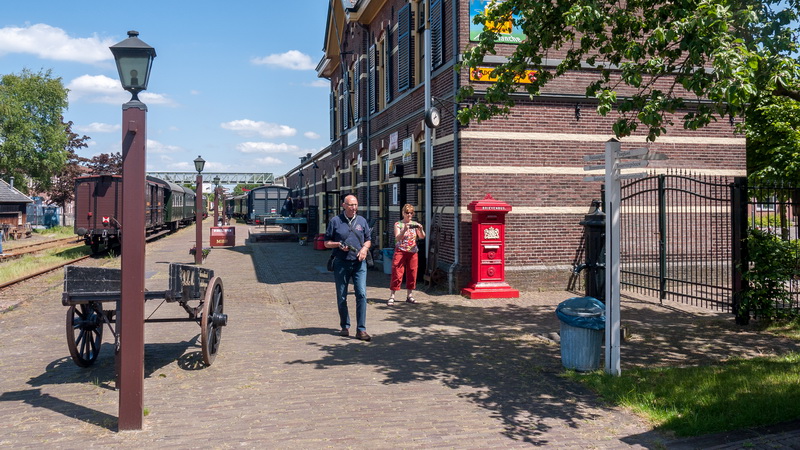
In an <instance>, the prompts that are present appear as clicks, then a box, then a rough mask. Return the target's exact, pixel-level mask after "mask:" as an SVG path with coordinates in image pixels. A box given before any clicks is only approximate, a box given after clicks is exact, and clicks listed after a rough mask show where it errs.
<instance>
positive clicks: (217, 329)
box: [200, 277, 228, 366]
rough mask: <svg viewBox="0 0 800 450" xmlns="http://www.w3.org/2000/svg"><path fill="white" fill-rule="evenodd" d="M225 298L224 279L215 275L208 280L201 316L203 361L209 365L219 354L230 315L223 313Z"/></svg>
mask: <svg viewBox="0 0 800 450" xmlns="http://www.w3.org/2000/svg"><path fill="white" fill-rule="evenodd" d="M223 300H224V294H223V289H222V280H221V279H220V278H219V277H214V278H212V279H211V280H209V282H208V288H207V289H206V296H205V298H204V299H203V312H202V316H201V317H200V344H201V345H202V347H203V362H204V363H205V364H206V365H207V366H210V365H211V364H212V363H213V362H214V358H215V357H216V356H217V350H219V343H220V339H221V338H222V327H224V326H225V325H226V324H227V321H228V316H227V315H225V314H224V313H223V304H224V302H223Z"/></svg>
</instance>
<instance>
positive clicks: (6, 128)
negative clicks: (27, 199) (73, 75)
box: [0, 69, 69, 187]
mask: <svg viewBox="0 0 800 450" xmlns="http://www.w3.org/2000/svg"><path fill="white" fill-rule="evenodd" d="M0 105H2V109H0V171H2V172H6V173H8V174H10V175H14V176H18V178H17V179H18V180H21V179H22V175H24V176H26V177H28V178H30V179H32V180H33V181H35V182H36V183H37V184H38V185H39V186H43V187H48V186H49V185H50V180H51V178H52V177H53V176H54V175H56V174H57V173H58V172H59V171H60V170H61V168H62V167H63V166H64V164H65V163H66V161H67V157H68V152H67V149H66V147H67V144H68V142H69V136H68V135H67V132H66V126H65V124H64V123H63V122H62V115H63V113H64V110H65V109H66V108H67V90H66V88H64V85H63V84H62V83H61V79H60V78H53V77H52V75H51V73H50V71H47V72H38V73H33V72H31V71H29V70H27V69H26V70H23V71H22V73H20V74H19V75H15V74H11V75H3V76H2V77H1V78H0ZM20 185H22V183H20Z"/></svg>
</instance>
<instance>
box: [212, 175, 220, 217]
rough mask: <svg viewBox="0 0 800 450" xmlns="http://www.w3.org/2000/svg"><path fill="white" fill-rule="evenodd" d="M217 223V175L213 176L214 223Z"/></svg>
mask: <svg viewBox="0 0 800 450" xmlns="http://www.w3.org/2000/svg"><path fill="white" fill-rule="evenodd" d="M218 225H219V175H217V176H215V177H214V225H213V226H215V227H216V226H218Z"/></svg>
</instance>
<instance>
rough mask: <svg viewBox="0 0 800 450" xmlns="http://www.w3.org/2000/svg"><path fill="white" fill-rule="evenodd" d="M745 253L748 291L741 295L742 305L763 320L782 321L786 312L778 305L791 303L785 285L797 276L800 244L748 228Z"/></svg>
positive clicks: (799, 272) (799, 271) (798, 272)
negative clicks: (748, 261)
mask: <svg viewBox="0 0 800 450" xmlns="http://www.w3.org/2000/svg"><path fill="white" fill-rule="evenodd" d="M747 250H748V252H749V254H750V267H748V268H747V269H746V270H745V271H744V274H743V278H744V280H745V282H747V284H748V289H746V290H745V292H744V293H743V295H742V306H743V307H744V308H745V309H746V310H749V311H751V312H753V313H755V315H756V316H757V317H759V318H762V319H766V320H772V319H783V318H785V317H786V316H787V314H788V312H787V311H785V310H783V309H782V308H779V306H781V305H783V304H785V303H786V304H788V303H790V302H791V301H792V296H791V293H790V291H789V290H788V288H787V286H786V283H787V282H788V281H789V280H791V279H793V278H796V277H798V276H800V253H799V251H800V245H799V243H798V242H797V241H785V240H782V239H780V238H779V237H778V236H775V235H773V234H771V233H768V232H765V231H761V230H758V229H751V230H750V231H749V234H748V237H747Z"/></svg>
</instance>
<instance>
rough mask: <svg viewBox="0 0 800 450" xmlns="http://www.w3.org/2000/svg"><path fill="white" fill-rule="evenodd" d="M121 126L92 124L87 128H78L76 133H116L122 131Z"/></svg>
mask: <svg viewBox="0 0 800 450" xmlns="http://www.w3.org/2000/svg"><path fill="white" fill-rule="evenodd" d="M120 128H122V126H121V125H120V124H113V125H112V124H110V123H100V122H92V123H90V124H89V125H86V126H76V127H75V131H78V132H80V133H114V132H117V131H119V130H120Z"/></svg>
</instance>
